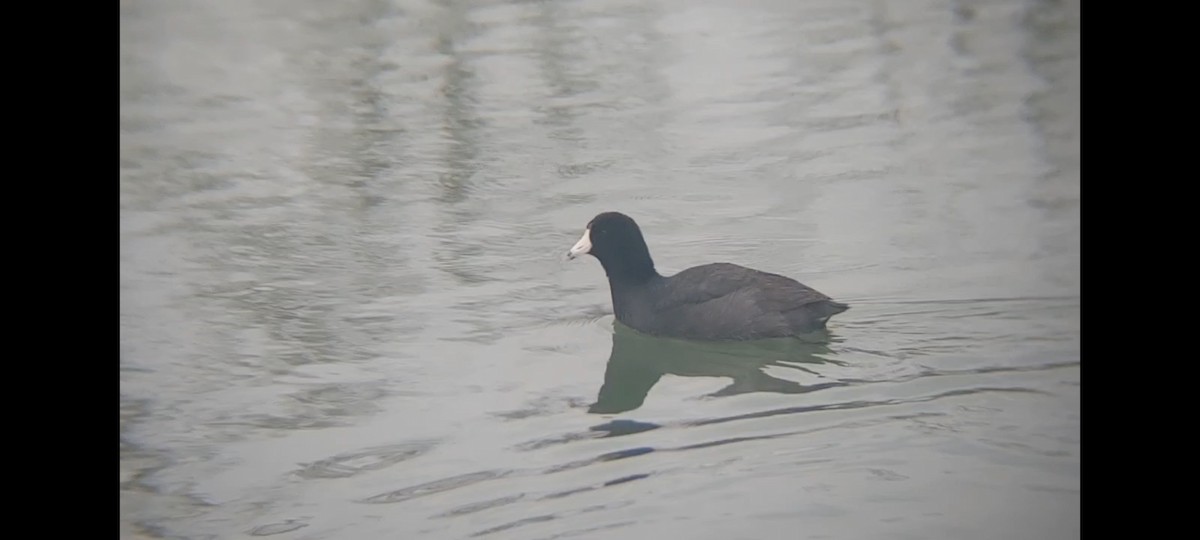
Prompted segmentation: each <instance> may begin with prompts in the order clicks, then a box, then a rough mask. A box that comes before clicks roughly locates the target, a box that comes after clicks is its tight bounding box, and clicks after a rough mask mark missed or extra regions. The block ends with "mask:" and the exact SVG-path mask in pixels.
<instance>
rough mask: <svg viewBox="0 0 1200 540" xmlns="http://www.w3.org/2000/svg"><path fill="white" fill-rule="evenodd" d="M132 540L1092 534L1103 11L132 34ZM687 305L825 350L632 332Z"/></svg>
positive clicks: (463, 13)
mask: <svg viewBox="0 0 1200 540" xmlns="http://www.w3.org/2000/svg"><path fill="white" fill-rule="evenodd" d="M120 85H121V143H120V144H121V270H120V273H121V308H120V309H121V504H120V513H121V536H122V538H157V537H162V538H188V539H193V538H246V537H257V536H272V535H273V536H275V537H277V538H288V539H374V538H471V537H485V538H488V539H497V540H499V539H532V540H547V539H551V538H628V539H641V538H646V539H657V538H664V537H667V538H671V537H676V538H703V539H709V538H711V539H763V538H837V539H842V538H844V539H855V540H857V539H875V538H880V539H883V538H888V539H909V538H912V539H917V538H921V539H967V538H970V539H1005V540H1007V539H1018V538H1022V539H1023V538H1030V539H1034V538H1036V539H1059V538H1078V537H1079V520H1080V517H1079V516H1080V515H1079V487H1080V484H1079V476H1080V461H1079V449H1080V447H1079V413H1080V397H1079V361H1080V352H1079V349H1080V345H1079V330H1080V328H1079V316H1080V303H1079V302H1080V286H1079V239H1080V232H1079V231H1080V228H1079V185H1080V184H1079V4H1078V2H1077V1H1074V2H1058V1H1051V0H1045V1H1036V0H1024V1H1022V0H980V1H965V0H960V1H953V0H948V1H935V0H901V1H894V2H892V1H889V2H883V1H870V2H858V1H849V2H847V1H844V0H806V1H795V0H749V1H738V2H733V1H707V0H702V1H696V0H650V1H646V0H574V1H550V0H542V1H536V0H529V1H509V0H495V1H477V2H467V1H443V2H432V1H420V0H392V1H388V0H361V1H360V0H349V1H343V2H324V1H317V0H273V1H272V0H253V1H246V0H205V1H199V0H190V1H189V0H173V1H151V0H122V2H121V75H120ZM605 210H620V211H623V212H625V213H628V214H630V215H632V216H633V217H635V218H636V219H637V220H638V221H639V222H640V223H641V225H642V227H643V230H644V231H645V234H646V236H647V240H648V242H649V244H650V249H651V253H652V254H653V255H654V257H655V261H656V262H657V264H658V266H659V270H660V271H662V272H663V273H673V272H676V271H679V270H682V269H684V268H687V267H689V266H693V265H696V264H702V263H707V262H713V261H729V262H735V263H740V264H744V265H747V266H752V267H755V268H759V269H762V270H766V271H771V272H776V273H781V274H785V275H789V276H792V277H795V278H797V279H799V280H801V281H803V282H805V283H807V284H809V285H811V286H813V287H815V288H817V289H818V290H820V291H822V292H824V293H826V294H829V295H830V296H833V297H834V298H836V299H838V300H841V301H844V302H847V303H849V304H851V306H852V308H851V309H850V311H847V312H846V313H844V314H842V315H839V316H838V317H836V318H835V319H834V321H833V323H832V324H831V333H832V339H831V340H830V342H829V343H824V344H821V343H814V344H800V343H790V342H785V343H767V344H741V345H721V346H716V345H703V344H691V343H685V342H677V341H672V340H659V339H652V338H647V337H645V336H640V335H638V334H636V333H634V332H632V331H629V330H627V329H624V328H623V327H620V326H619V325H614V321H613V318H612V315H611V305H610V303H609V297H608V294H609V293H608V286H607V283H606V281H605V279H604V274H603V271H602V270H601V268H600V266H599V264H597V262H596V261H595V260H594V259H591V258H584V259H582V260H576V261H569V262H568V261H566V260H565V258H564V257H563V255H564V254H565V252H566V250H567V248H569V247H570V246H571V245H572V244H573V243H574V242H575V240H576V239H577V238H578V237H579V235H580V233H581V232H582V230H583V227H584V225H585V224H586V223H587V222H588V220H589V219H591V217H592V216H594V215H595V214H596V213H598V212H600V211H605Z"/></svg>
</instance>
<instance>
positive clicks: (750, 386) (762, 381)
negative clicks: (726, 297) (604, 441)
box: [588, 323, 842, 414]
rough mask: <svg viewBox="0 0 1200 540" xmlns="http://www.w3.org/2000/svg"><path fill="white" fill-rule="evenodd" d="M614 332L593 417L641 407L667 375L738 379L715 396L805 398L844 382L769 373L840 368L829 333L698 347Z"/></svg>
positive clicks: (625, 331) (621, 330)
mask: <svg viewBox="0 0 1200 540" xmlns="http://www.w3.org/2000/svg"><path fill="white" fill-rule="evenodd" d="M614 330H615V331H614V332H613V336H612V352H611V353H610V354H609V357H608V366H607V367H606V368H605V371H604V385H603V386H601V387H600V394H599V396H598V397H597V398H596V402H595V403H594V404H592V406H591V407H589V408H588V412H591V413H596V414H615V413H622V412H627V411H631V410H634V409H636V408H638V407H641V406H642V403H644V402H645V401H646V396H647V395H649V394H650V389H652V388H654V385H655V384H657V383H658V381H659V379H661V378H662V377H663V375H667V374H670V375H676V376H680V377H724V378H729V379H733V382H731V383H730V384H729V385H728V386H726V387H724V388H722V389H720V390H718V391H716V392H714V393H712V394H711V396H712V397H718V396H733V395H738V394H745V393H750V392H775V393H780V394H802V393H805V392H811V391H814V390H820V389H823V388H829V387H831V386H840V385H841V384H842V383H836V382H829V383H818V384H810V385H804V384H800V383H798V382H796V381H791V380H787V379H780V378H778V377H773V376H771V375H769V374H767V373H766V371H765V370H764V368H766V367H768V366H779V367H785V368H790V369H796V370H800V371H804V372H807V373H808V374H810V375H817V376H819V373H818V372H817V371H816V370H815V369H814V366H818V365H821V364H837V365H841V363H840V362H838V361H836V360H832V359H830V358H828V355H830V354H832V351H831V350H830V349H829V344H830V343H832V342H834V341H835V339H836V338H835V336H834V335H833V334H832V333H830V332H828V331H825V332H822V333H819V334H814V335H811V336H807V337H806V338H805V339H804V340H803V341H801V340H799V339H775V340H763V341H756V342H750V343H741V342H739V343H695V342H690V341H683V340H675V339H663V338H656V337H652V336H647V335H645V334H641V333H638V332H636V331H634V330H631V329H630V328H628V327H626V326H624V325H622V324H620V323H614Z"/></svg>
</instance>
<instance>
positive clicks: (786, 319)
mask: <svg viewBox="0 0 1200 540" xmlns="http://www.w3.org/2000/svg"><path fill="white" fill-rule="evenodd" d="M584 254H589V255H592V256H594V257H596V258H597V259H599V260H600V264H601V265H602V266H603V267H604V272H605V273H606V274H608V285H609V288H610V290H611V291H612V303H613V313H614V314H615V315H616V317H617V320H618V321H620V322H621V323H622V324H624V325H626V326H628V327H630V328H633V329H634V330H637V331H639V332H643V333H646V334H650V335H654V336H663V337H675V338H683V339H691V340H702V341H736V340H751V339H765V338H778V337H790V336H798V335H803V334H809V333H812V332H817V331H820V330H822V329H824V328H825V323H826V322H827V321H828V320H829V318H830V317H832V316H834V315H837V314H838V313H841V312H843V311H846V310H847V309H849V307H850V306H847V305H846V304H843V303H841V302H836V301H834V300H833V299H831V298H829V297H828V296H825V295H824V294H821V293H819V292H817V291H816V290H813V289H812V288H810V287H808V286H806V285H804V284H802V283H800V282H798V281H796V280H794V279H792V278H789V277H784V276H780V275H777V274H770V273H767V272H762V271H759V270H754V269H751V268H746V267H744V266H738V265H736V264H730V263H712V264H705V265H701V266H695V267H692V268H688V269H687V270H684V271H682V272H679V273H678V274H675V275H673V276H662V275H659V273H658V271H657V270H655V269H654V261H653V260H652V259H651V258H650V250H649V248H647V247H646V240H645V239H644V238H643V237H642V231H641V229H640V228H639V227H638V225H637V223H636V222H635V221H634V220H633V219H632V218H630V217H629V216H626V215H625V214H622V213H619V212H604V213H602V214H599V215H597V216H596V217H595V218H593V219H592V221H591V222H589V223H588V224H587V228H586V229H585V230H584V231H583V237H582V238H580V239H579V242H577V243H576V244H575V246H574V247H572V248H571V249H570V251H568V252H567V257H568V258H570V259H574V258H576V257H579V256H581V255H584Z"/></svg>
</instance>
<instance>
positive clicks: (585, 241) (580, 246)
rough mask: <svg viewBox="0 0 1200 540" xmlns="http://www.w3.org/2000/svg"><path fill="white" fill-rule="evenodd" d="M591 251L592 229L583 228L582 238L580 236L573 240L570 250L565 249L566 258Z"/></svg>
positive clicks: (572, 257)
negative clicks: (577, 239)
mask: <svg viewBox="0 0 1200 540" xmlns="http://www.w3.org/2000/svg"><path fill="white" fill-rule="evenodd" d="M591 251H592V230H591V229H584V230H583V238H580V239H579V241H578V242H575V245H574V246H572V247H571V249H570V251H567V258H568V259H574V258H576V257H578V256H580V255H586V254H588V253H589V252H591Z"/></svg>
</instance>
